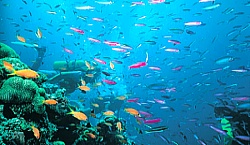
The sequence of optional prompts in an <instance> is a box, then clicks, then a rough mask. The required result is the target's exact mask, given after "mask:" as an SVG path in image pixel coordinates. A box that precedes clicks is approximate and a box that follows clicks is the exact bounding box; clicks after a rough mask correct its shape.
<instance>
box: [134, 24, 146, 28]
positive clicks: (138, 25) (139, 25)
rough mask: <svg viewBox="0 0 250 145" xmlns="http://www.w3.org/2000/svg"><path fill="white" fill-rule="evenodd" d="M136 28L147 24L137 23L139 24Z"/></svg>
mask: <svg viewBox="0 0 250 145" xmlns="http://www.w3.org/2000/svg"><path fill="white" fill-rule="evenodd" d="M135 26H137V27H143V26H146V24H142V23H137V24H135Z"/></svg>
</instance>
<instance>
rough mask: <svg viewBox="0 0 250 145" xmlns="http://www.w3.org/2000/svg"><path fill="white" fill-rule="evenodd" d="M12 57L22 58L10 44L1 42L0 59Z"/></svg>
mask: <svg viewBox="0 0 250 145" xmlns="http://www.w3.org/2000/svg"><path fill="white" fill-rule="evenodd" d="M5 57H10V58H20V57H19V55H18V54H17V53H16V52H15V51H14V50H13V49H12V48H11V47H9V46H8V45H6V44H3V43H0V59H1V58H5Z"/></svg>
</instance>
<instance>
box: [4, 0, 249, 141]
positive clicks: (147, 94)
mask: <svg viewBox="0 0 250 145" xmlns="http://www.w3.org/2000/svg"><path fill="white" fill-rule="evenodd" d="M134 2H136V1H122V0H120V1H119V0H117V1H110V2H109V1H78V0H74V1H66V0H61V1H59V0H54V1H47V2H44V1H39V0H34V1H31V0H18V1H17V0H15V1H8V0H1V1H0V7H1V17H0V20H1V23H0V28H1V29H0V42H2V43H5V44H7V45H9V46H11V47H12V48H13V49H14V50H15V51H16V52H17V53H18V54H19V55H20V57H21V60H22V61H23V62H24V63H26V64H27V65H29V66H32V64H33V63H34V60H36V58H37V55H38V54H37V51H36V50H35V49H34V48H32V47H25V46H23V45H18V44H13V43H12V42H18V40H17V35H19V36H22V37H24V38H25V40H26V43H28V44H36V45H38V46H39V47H45V48H46V53H45V57H44V58H43V62H42V64H41V66H40V67H39V70H53V63H54V62H55V61H69V60H72V61H74V60H84V61H85V60H87V61H89V62H96V61H95V60H94V58H98V59H101V60H103V61H106V62H107V64H106V65H103V64H100V63H98V62H96V63H97V64H98V66H99V67H100V69H101V70H102V71H108V72H109V73H111V76H108V77H107V76H105V75H103V74H102V75H100V77H99V78H98V80H97V82H101V81H102V80H103V79H110V80H115V81H116V83H117V84H116V85H112V86H110V85H107V84H105V83H103V85H102V86H100V87H99V88H97V89H93V90H91V91H90V92H87V93H86V94H81V92H79V90H77V88H76V91H75V92H74V93H72V94H70V95H69V96H71V98H73V99H77V97H76V96H79V95H82V96H83V98H84V99H86V100H88V101H86V106H88V107H92V106H91V102H92V100H93V99H95V98H96V97H98V96H99V95H100V96H107V95H111V97H110V100H109V101H110V104H109V109H111V108H112V109H113V111H118V112H119V113H117V115H118V116H119V117H120V118H123V119H124V120H126V129H127V130H126V131H127V135H128V137H131V139H132V140H133V141H135V142H136V144H145V145H155V144H158V145H163V144H180V145H184V144H187V145H191V144H202V143H201V142H199V141H202V142H204V143H206V144H208V145H209V144H223V138H224V136H223V135H222V134H220V133H218V132H216V131H215V130H213V129H211V128H210V127H209V125H211V124H212V125H213V126H215V127H217V128H221V126H220V124H219V123H220V120H219V119H218V118H216V115H215V112H214V108H215V107H216V106H217V105H218V106H220V105H221V106H226V105H228V106H233V107H235V108H237V105H239V104H244V103H249V100H250V99H249V97H250V96H249V94H250V89H249V88H250V73H249V71H250V59H249V56H250V45H249V42H250V21H249V20H250V10H249V9H250V1H248V0H241V1H234V0H228V1H222V0H216V1H208V2H202V1H200V2H199V1H198V0H195V1H185V0H171V1H164V2H158V3H150V2H149V1H145V0H143V1H137V2H138V3H134ZM216 5H217V7H214V8H212V7H210V6H216ZM79 7H81V8H79ZM93 18H97V19H93ZM188 22H196V23H194V24H193V25H191V26H187V25H188V24H186V25H185V23H188ZM191 24H192V23H191ZM38 28H39V29H40V30H41V32H42V38H40V39H39V38H37V36H36V35H35V32H36V31H37V29H38ZM70 28H77V29H79V30H82V31H84V34H80V33H78V32H76V31H74V30H72V29H70ZM88 38H95V39H96V40H100V43H99V42H92V41H90V40H89V39H88ZM105 41H110V42H116V43H117V46H110V45H107V44H105V43H104V42H105ZM173 42H174V43H175V42H178V43H176V44H174V43H173ZM179 43H180V44H179ZM124 45H126V46H127V47H128V46H129V48H122V46H124ZM65 48H66V49H67V50H71V51H72V53H69V52H66V51H65ZM112 48H121V49H122V50H123V51H126V52H118V51H114V50H112ZM173 51H174V52H173ZM147 57H148V60H147V61H146V58H147ZM114 60H118V61H121V62H122V63H121V64H120V63H115V61H114ZM110 61H114V62H113V63H114V65H115V70H110V68H109V62H110ZM138 62H147V65H146V66H143V67H140V68H134V69H133V68H132V69H129V66H131V65H133V64H136V63H138ZM96 73H100V72H96ZM152 84H154V85H155V88H152V87H150V85H152ZM161 85H163V86H161ZM157 87H158V88H157ZM91 89H92V88H91ZM119 95H125V96H126V97H127V98H128V99H132V98H139V101H138V102H135V103H127V102H126V101H125V102H124V103H121V104H119V103H118V104H116V103H117V102H116V101H114V98H115V97H117V96H119ZM242 96H244V97H247V98H248V100H247V101H234V100H232V98H238V97H242ZM156 99H159V100H163V101H165V102H164V103H162V104H161V103H158V102H157V101H156ZM224 102H227V104H223V103H224ZM104 105H105V104H104ZM126 107H131V108H135V109H137V110H140V111H147V112H149V113H151V114H152V115H153V116H152V117H151V118H149V119H155V118H161V122H160V123H155V124H149V126H148V125H145V124H143V123H142V124H138V123H137V122H136V119H135V117H134V116H131V115H129V114H128V113H126V112H125V111H123V110H124V108H126ZM106 109H107V108H106ZM244 109H246V111H244V112H243V114H244V113H247V112H248V111H249V109H247V108H244ZM234 110H235V109H234ZM100 111H103V110H100ZM239 121H240V120H239ZM157 126H167V127H168V129H167V130H164V131H163V132H157V133H143V134H139V133H138V130H142V131H144V130H148V129H150V127H157ZM236 130H237V129H236ZM196 135H197V136H198V139H197V138H195V136H196ZM238 135H243V134H238ZM245 135H246V134H245ZM161 136H162V137H164V138H165V139H163V138H161ZM248 136H249V134H248Z"/></svg>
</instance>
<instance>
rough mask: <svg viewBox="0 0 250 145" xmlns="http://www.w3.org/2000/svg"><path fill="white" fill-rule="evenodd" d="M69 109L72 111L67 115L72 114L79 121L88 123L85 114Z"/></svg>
mask: <svg viewBox="0 0 250 145" xmlns="http://www.w3.org/2000/svg"><path fill="white" fill-rule="evenodd" d="M69 109H70V112H69V113H67V114H72V115H73V116H74V117H75V118H76V119H78V120H83V121H87V119H88V117H87V116H86V115H85V114H84V113H82V112H76V111H74V110H72V109H71V108H69Z"/></svg>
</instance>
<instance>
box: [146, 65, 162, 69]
mask: <svg viewBox="0 0 250 145" xmlns="http://www.w3.org/2000/svg"><path fill="white" fill-rule="evenodd" d="M148 68H149V69H152V70H161V68H159V67H156V66H150V67H148Z"/></svg>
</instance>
